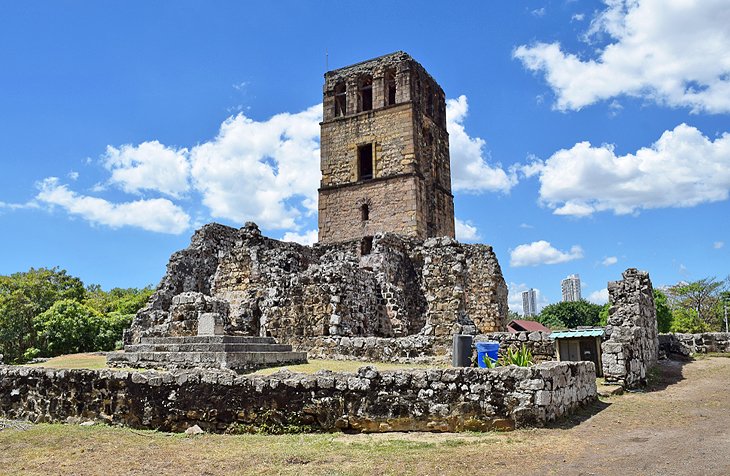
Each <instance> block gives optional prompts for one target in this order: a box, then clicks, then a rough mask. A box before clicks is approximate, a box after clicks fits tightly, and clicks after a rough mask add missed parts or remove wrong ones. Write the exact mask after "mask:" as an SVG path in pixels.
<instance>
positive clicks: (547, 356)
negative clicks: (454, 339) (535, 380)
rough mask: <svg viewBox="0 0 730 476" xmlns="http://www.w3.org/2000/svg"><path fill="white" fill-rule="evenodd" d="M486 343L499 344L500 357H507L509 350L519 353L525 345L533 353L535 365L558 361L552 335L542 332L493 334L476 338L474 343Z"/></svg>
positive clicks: (480, 335)
mask: <svg viewBox="0 0 730 476" xmlns="http://www.w3.org/2000/svg"><path fill="white" fill-rule="evenodd" d="M486 341H494V342H499V356H500V357H501V356H503V355H505V354H506V353H507V350H508V349H510V348H511V349H512V350H513V351H518V350H520V348H522V346H523V345H524V346H525V347H526V348H527V349H528V350H529V351H530V352H532V357H533V359H534V362H535V363H538V362H549V361H553V360H556V354H557V352H556V350H555V348H556V346H555V340H554V339H551V338H550V334H547V333H544V332H541V331H535V332H493V333H491V334H479V335H476V336H474V343H476V342H486ZM475 355H476V354H475Z"/></svg>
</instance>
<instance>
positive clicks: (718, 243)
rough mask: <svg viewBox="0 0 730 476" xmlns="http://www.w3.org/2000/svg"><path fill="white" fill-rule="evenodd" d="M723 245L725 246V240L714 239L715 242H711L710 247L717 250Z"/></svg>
mask: <svg viewBox="0 0 730 476" xmlns="http://www.w3.org/2000/svg"><path fill="white" fill-rule="evenodd" d="M723 246H725V242H724V241H716V242H714V243H713V244H712V247H713V248H715V249H716V250H719V249H720V248H722V247H723Z"/></svg>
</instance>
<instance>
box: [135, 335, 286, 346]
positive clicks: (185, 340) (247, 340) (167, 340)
mask: <svg viewBox="0 0 730 476" xmlns="http://www.w3.org/2000/svg"><path fill="white" fill-rule="evenodd" d="M140 343H141V344H276V340H275V339H274V338H273V337H254V336H183V337H142V338H141V340H140Z"/></svg>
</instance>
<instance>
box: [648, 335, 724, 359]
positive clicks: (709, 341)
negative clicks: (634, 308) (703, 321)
mask: <svg viewBox="0 0 730 476" xmlns="http://www.w3.org/2000/svg"><path fill="white" fill-rule="evenodd" d="M659 350H660V351H661V352H664V353H665V354H679V355H683V356H685V357H689V356H691V355H693V354H708V353H730V333H728V332H703V333H701V334H659Z"/></svg>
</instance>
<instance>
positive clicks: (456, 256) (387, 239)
mask: <svg viewBox="0 0 730 476" xmlns="http://www.w3.org/2000/svg"><path fill="white" fill-rule="evenodd" d="M358 248H359V244H358V243H342V244H338V245H316V246H314V247H307V246H302V245H298V244H296V243H285V242H280V241H277V240H272V239H270V238H266V237H263V236H262V235H261V233H260V232H259V230H258V228H257V227H256V225H255V224H252V223H249V224H247V225H246V226H245V227H243V228H241V229H240V230H235V229H232V228H228V227H222V226H221V225H207V226H205V227H203V228H202V229H201V230H199V231H198V232H196V234H195V236H194V237H193V240H192V243H191V246H190V247H189V248H188V249H186V250H183V251H181V252H178V253H175V254H173V256H172V258H171V259H170V263H169V264H168V269H167V274H166V275H165V277H164V278H163V280H162V282H161V283H160V286H159V287H158V289H157V290H156V292H155V294H153V296H152V297H151V299H150V301H149V303H148V304H147V306H146V307H145V308H143V309H142V310H140V312H139V313H138V314H137V316H136V317H135V319H134V321H133V323H132V328H131V329H130V331H129V332H127V333H126V337H125V339H126V340H125V342H126V343H127V344H131V343H137V342H139V339H140V338H141V337H172V336H189V335H196V334H197V331H198V329H197V322H198V319H200V318H201V316H203V315H205V316H206V317H207V318H208V319H209V320H211V319H212V320H214V321H216V322H218V321H220V322H222V323H223V328H224V333H225V334H226V335H253V336H270V337H274V338H276V339H277V340H279V341H280V342H281V343H287V342H288V341H289V340H292V341H293V340H294V339H295V338H299V337H319V336H348V337H356V336H374V337H405V336H409V335H414V334H420V335H425V336H435V337H439V338H442V337H446V338H450V336H451V334H452V333H454V332H458V333H465V332H467V333H472V334H474V333H477V332H489V331H499V330H503V329H504V327H505V325H506V318H507V286H506V284H505V282H504V278H503V277H502V273H501V270H500V267H499V264H498V262H497V258H496V256H495V255H494V252H493V250H492V249H491V247H489V246H485V245H465V244H460V243H458V242H456V241H455V240H453V239H450V238H439V239H436V238H433V239H429V240H426V241H425V242H423V241H419V240H413V239H407V238H404V237H401V236H398V235H394V234H378V235H376V236H375V238H374V241H373V249H372V252H371V253H370V254H368V255H365V256H360V255H359V253H358ZM198 263H201V265H200V266H198ZM449 345H450V344H449ZM444 352H445V351H444V350H443V349H442V351H441V353H444Z"/></svg>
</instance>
